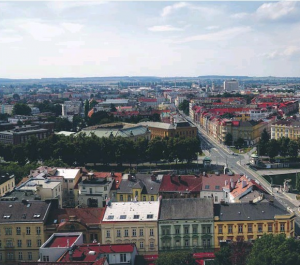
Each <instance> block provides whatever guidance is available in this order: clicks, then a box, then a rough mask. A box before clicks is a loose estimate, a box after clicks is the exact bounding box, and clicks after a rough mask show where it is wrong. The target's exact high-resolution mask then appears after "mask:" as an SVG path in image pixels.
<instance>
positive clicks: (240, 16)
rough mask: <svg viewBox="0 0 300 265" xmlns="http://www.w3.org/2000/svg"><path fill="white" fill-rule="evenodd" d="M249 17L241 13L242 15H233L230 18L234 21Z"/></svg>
mask: <svg viewBox="0 0 300 265" xmlns="http://www.w3.org/2000/svg"><path fill="white" fill-rule="evenodd" d="M249 16H250V14H248V13H245V12H242V13H236V14H233V15H231V16H230V17H232V18H234V19H243V18H246V17H249Z"/></svg>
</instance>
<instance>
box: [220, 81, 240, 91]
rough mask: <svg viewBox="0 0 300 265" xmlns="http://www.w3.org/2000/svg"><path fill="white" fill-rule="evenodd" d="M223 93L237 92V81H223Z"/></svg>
mask: <svg viewBox="0 0 300 265" xmlns="http://www.w3.org/2000/svg"><path fill="white" fill-rule="evenodd" d="M224 90H225V91H237V90H239V81H237V80H225V81H224Z"/></svg>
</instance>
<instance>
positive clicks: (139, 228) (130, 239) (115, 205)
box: [101, 201, 159, 254]
mask: <svg viewBox="0 0 300 265" xmlns="http://www.w3.org/2000/svg"><path fill="white" fill-rule="evenodd" d="M158 214H159V201H142V202H111V203H109V205H108V206H107V207H106V210H105V214H104V217H103V219H102V222H101V229H102V243H103V244H129V243H134V244H135V245H136V247H137V249H138V252H139V254H157V251H158V235H157V220H158Z"/></svg>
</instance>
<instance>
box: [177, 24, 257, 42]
mask: <svg viewBox="0 0 300 265" xmlns="http://www.w3.org/2000/svg"><path fill="white" fill-rule="evenodd" d="M249 31H251V28H250V27H234V28H229V29H224V30H220V31H217V32H213V33H207V34H201V35H195V36H191V37H187V38H185V39H183V40H180V41H178V42H177V43H185V42H191V41H222V40H227V39H231V38H234V37H236V36H238V35H240V34H244V33H246V32H249Z"/></svg>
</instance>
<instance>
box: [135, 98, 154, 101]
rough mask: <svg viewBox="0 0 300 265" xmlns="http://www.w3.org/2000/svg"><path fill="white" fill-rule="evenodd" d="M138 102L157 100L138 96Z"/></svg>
mask: <svg viewBox="0 0 300 265" xmlns="http://www.w3.org/2000/svg"><path fill="white" fill-rule="evenodd" d="M139 102H157V99H156V98H139Z"/></svg>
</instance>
